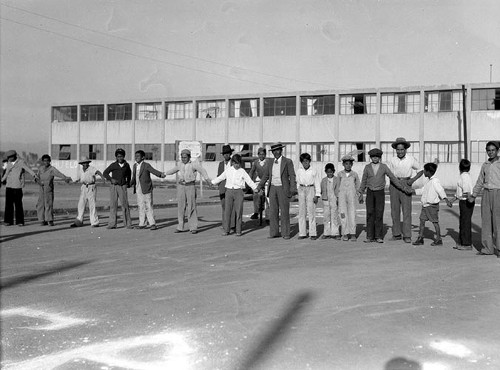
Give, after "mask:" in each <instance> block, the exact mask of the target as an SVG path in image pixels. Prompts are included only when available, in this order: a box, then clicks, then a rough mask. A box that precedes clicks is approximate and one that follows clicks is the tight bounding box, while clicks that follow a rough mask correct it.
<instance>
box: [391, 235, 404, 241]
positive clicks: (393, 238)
mask: <svg viewBox="0 0 500 370" xmlns="http://www.w3.org/2000/svg"><path fill="white" fill-rule="evenodd" d="M401 239H403V237H402V236H401V235H393V236H392V238H391V240H392V241H394V240H401Z"/></svg>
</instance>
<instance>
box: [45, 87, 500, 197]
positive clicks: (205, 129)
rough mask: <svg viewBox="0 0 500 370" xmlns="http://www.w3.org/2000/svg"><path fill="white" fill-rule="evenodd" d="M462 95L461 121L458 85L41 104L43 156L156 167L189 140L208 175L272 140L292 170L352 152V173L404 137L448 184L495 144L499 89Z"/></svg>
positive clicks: (67, 166)
mask: <svg viewBox="0 0 500 370" xmlns="http://www.w3.org/2000/svg"><path fill="white" fill-rule="evenodd" d="M464 88H465V89H464V90H465V96H466V99H465V112H466V114H465V117H464V114H463V106H464V104H463V95H464V94H463V92H464V91H463V89H462V85H455V86H419V87H405V88H380V89H364V90H338V91H337V90H335V91H333V90H331V91H314V92H296V93H293V94H290V93H287V94H260V95H237V96H216V97H190V98H184V99H183V98H176V99H157V100H149V101H133V102H119V103H117V102H104V103H102V102H100V103H95V102H89V103H78V104H58V105H54V106H53V107H51V110H52V112H51V116H52V123H51V125H50V148H49V150H50V154H51V155H52V157H53V160H54V164H55V165H56V166H57V167H59V168H61V169H64V170H66V171H69V173H70V174H71V175H72V176H76V171H78V166H77V162H78V159H79V158H80V157H81V156H89V157H90V158H91V159H92V160H93V161H94V164H95V165H96V166H97V167H99V168H101V169H103V168H104V167H105V166H106V165H107V164H109V163H110V162H111V161H113V160H114V151H115V150H116V148H118V147H121V148H124V149H125V150H126V152H127V159H129V160H133V153H134V152H135V151H136V150H139V149H142V150H144V151H145V152H146V158H147V160H148V161H150V162H153V163H152V164H153V165H155V166H156V167H157V168H158V169H160V170H166V169H167V168H170V167H171V166H173V164H174V161H175V160H176V153H175V147H176V146H175V145H176V144H175V143H176V141H177V140H198V141H201V142H202V143H203V152H204V155H203V161H204V166H205V167H206V168H207V170H208V171H209V174H210V175H211V176H213V175H215V172H216V166H217V161H219V160H221V155H220V151H221V150H220V149H221V147H222V145H224V144H230V145H231V146H233V147H235V149H236V151H239V152H242V153H243V154H248V155H256V152H257V149H258V147H260V146H266V147H267V148H269V147H270V145H271V144H272V143H273V142H276V141H281V142H283V143H285V144H286V149H285V155H286V156H287V157H289V158H292V159H293V160H294V161H295V163H296V164H297V165H298V156H299V155H300V153H303V152H308V153H310V154H311V156H312V158H313V161H314V162H315V165H316V166H324V164H326V163H327V162H333V163H334V164H335V165H338V164H339V160H340V158H341V157H342V156H343V155H345V154H348V153H354V155H355V157H356V158H357V163H356V165H355V170H358V171H361V170H362V167H363V166H364V164H365V163H364V162H366V161H369V158H368V157H367V154H366V153H367V152H368V151H369V150H370V149H371V148H373V147H379V148H381V149H382V150H383V151H384V156H393V155H395V154H394V151H393V149H392V148H391V143H392V142H393V141H394V139H395V138H396V137H404V138H406V140H407V141H409V142H411V144H412V145H411V147H410V149H409V152H410V154H412V155H414V156H415V157H416V158H418V159H419V161H420V162H421V163H422V164H423V163H425V162H430V161H433V160H434V159H435V158H438V159H439V161H440V166H439V171H440V172H441V173H442V174H441V175H440V177H441V178H442V181H443V183H444V184H445V185H446V186H449V187H452V186H453V185H454V181H455V179H456V172H457V171H458V162H459V161H460V159H462V158H464V156H465V149H466V148H467V152H468V158H469V159H470V160H471V161H472V162H473V163H481V162H483V161H484V160H485V159H486V155H485V150H484V147H485V144H486V142H487V141H489V140H492V139H497V140H500V84H498V83H496V84H492V83H489V84H487V83H484V84H466V85H464ZM464 118H465V121H466V125H464ZM465 135H466V136H467V137H466V139H465ZM269 154H270V153H269ZM475 167H480V166H479V165H477V166H473V171H472V172H473V175H474V176H475V173H474V171H475V170H476V169H475ZM478 170H479V168H477V171H478Z"/></svg>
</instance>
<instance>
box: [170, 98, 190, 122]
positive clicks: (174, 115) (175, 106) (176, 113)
mask: <svg viewBox="0 0 500 370" xmlns="http://www.w3.org/2000/svg"><path fill="white" fill-rule="evenodd" d="M193 117H194V114H193V102H171V103H167V119H189V118H193Z"/></svg>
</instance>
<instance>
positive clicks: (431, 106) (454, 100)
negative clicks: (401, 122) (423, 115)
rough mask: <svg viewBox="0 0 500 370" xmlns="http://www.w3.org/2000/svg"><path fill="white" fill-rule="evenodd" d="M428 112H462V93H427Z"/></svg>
mask: <svg viewBox="0 0 500 370" xmlns="http://www.w3.org/2000/svg"><path fill="white" fill-rule="evenodd" d="M425 111H426V112H460V111H462V91H459V90H455V91H452V90H449V91H429V92H426V93H425Z"/></svg>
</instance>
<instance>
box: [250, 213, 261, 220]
mask: <svg viewBox="0 0 500 370" xmlns="http://www.w3.org/2000/svg"><path fill="white" fill-rule="evenodd" d="M258 218H259V214H258V213H254V214H253V215H251V216H250V220H257V219H258Z"/></svg>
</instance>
